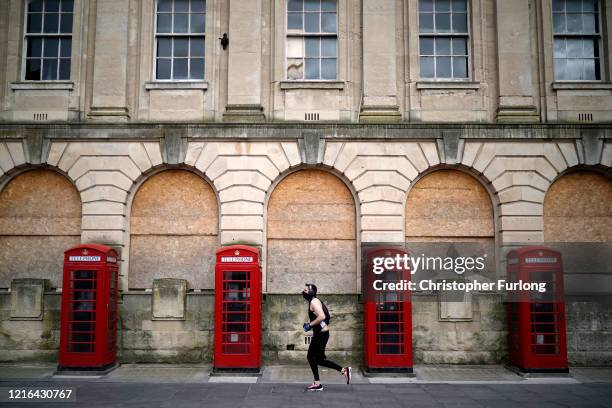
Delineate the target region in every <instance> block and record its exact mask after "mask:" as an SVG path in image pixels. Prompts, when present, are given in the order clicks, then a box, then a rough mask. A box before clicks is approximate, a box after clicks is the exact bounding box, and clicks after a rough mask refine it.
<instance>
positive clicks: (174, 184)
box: [128, 170, 218, 289]
mask: <svg viewBox="0 0 612 408" xmlns="http://www.w3.org/2000/svg"><path fill="white" fill-rule="evenodd" d="M130 225H131V227H130V269H129V275H128V286H129V287H130V288H150V287H151V286H152V285H153V279H157V278H180V279H186V280H187V281H188V282H189V286H190V287H191V288H195V289H205V288H212V287H213V286H214V255H215V249H216V247H217V243H218V240H217V234H218V210H217V199H216V196H215V193H214V191H213V190H212V188H211V187H210V185H209V184H208V183H207V182H206V181H205V180H203V179H202V178H201V177H199V176H197V175H196V174H194V173H191V172H189V171H186V170H167V171H164V172H161V173H159V174H156V175H154V176H152V177H151V178H149V179H148V180H147V181H145V182H144V183H143V184H142V186H141V187H140V189H139V190H138V192H137V193H136V196H135V197H134V200H133V203H132V211H131V220H130Z"/></svg>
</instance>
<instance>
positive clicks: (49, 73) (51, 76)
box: [42, 58, 57, 81]
mask: <svg viewBox="0 0 612 408" xmlns="http://www.w3.org/2000/svg"><path fill="white" fill-rule="evenodd" d="M42 79H43V81H45V80H56V79H57V59H54V58H44V59H43V70H42Z"/></svg>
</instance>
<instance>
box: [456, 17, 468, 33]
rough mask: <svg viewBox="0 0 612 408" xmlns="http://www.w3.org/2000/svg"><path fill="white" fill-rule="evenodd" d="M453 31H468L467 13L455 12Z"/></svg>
mask: <svg viewBox="0 0 612 408" xmlns="http://www.w3.org/2000/svg"><path fill="white" fill-rule="evenodd" d="M453 32H454V33H467V13H453Z"/></svg>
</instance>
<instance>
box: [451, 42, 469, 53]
mask: <svg viewBox="0 0 612 408" xmlns="http://www.w3.org/2000/svg"><path fill="white" fill-rule="evenodd" d="M453 55H467V39H466V38H453Z"/></svg>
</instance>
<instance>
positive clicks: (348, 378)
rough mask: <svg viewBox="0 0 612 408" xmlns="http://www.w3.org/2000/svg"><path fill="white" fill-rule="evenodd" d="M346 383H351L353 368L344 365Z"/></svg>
mask: <svg viewBox="0 0 612 408" xmlns="http://www.w3.org/2000/svg"><path fill="white" fill-rule="evenodd" d="M342 375H343V376H344V379H345V380H346V383H347V384H349V383H350V382H351V376H352V375H353V369H352V368H351V367H344V372H343V373H342Z"/></svg>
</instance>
